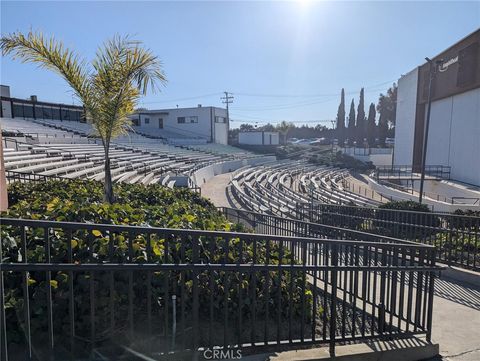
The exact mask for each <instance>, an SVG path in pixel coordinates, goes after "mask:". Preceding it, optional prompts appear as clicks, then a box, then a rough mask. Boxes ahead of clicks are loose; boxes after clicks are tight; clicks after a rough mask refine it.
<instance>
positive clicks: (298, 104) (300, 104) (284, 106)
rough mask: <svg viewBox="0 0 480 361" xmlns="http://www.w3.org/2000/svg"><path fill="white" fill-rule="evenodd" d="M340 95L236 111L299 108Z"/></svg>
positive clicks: (375, 90)
mask: <svg viewBox="0 0 480 361" xmlns="http://www.w3.org/2000/svg"><path fill="white" fill-rule="evenodd" d="M379 90H380V89H372V90H369V91H365V94H367V93H373V92H377V91H379ZM346 94H356V92H351V93H346ZM337 97H338V94H335V95H331V96H330V97H329V98H326V99H325V98H324V99H319V100H314V99H308V100H302V101H299V102H295V103H290V104H276V105H265V106H257V107H256V106H246V107H235V108H234V110H235V111H239V112H242V111H249V112H250V111H268V110H277V109H278V110H282V109H291V108H298V107H303V106H309V105H316V104H321V103H327V102H329V101H331V100H334V99H336V98H337Z"/></svg>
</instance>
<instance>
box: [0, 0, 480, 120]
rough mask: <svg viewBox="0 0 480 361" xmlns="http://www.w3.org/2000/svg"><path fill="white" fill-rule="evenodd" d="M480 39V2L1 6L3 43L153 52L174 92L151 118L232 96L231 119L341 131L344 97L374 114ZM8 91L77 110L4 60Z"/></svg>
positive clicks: (43, 75) (152, 104)
mask: <svg viewBox="0 0 480 361" xmlns="http://www.w3.org/2000/svg"><path fill="white" fill-rule="evenodd" d="M479 27H480V2H479V1H475V2H314V1H305V0H304V1H291V2H273V1H272V2H227V1H224V2H201V1H194V2H178V1H177V2H133V1H132V2H118V1H117V2H43V1H38V2H7V1H2V2H1V31H2V34H4V33H8V32H13V31H18V30H19V31H22V32H27V31H28V30H30V29H35V30H36V29H39V30H42V31H43V32H44V33H46V34H55V36H56V37H58V38H59V39H61V40H63V41H64V42H65V44H66V45H67V46H70V47H72V48H75V49H77V50H78V52H79V53H81V54H83V55H84V56H85V57H86V58H87V59H90V58H92V57H93V55H94V53H95V50H96V48H97V46H98V45H99V44H101V43H102V42H103V41H104V40H105V39H107V38H109V37H111V36H112V35H114V34H116V33H119V34H132V35H134V36H135V37H136V38H137V39H139V40H142V41H143V42H144V43H145V44H146V46H148V47H149V48H151V49H152V50H153V51H154V52H155V53H156V54H157V55H158V56H159V57H160V58H161V59H162V61H163V63H164V69H165V72H166V74H167V77H168V80H169V82H168V84H167V86H166V87H165V88H164V89H163V91H162V92H161V93H157V94H151V95H148V96H147V97H146V98H144V99H143V100H142V103H141V105H142V106H145V107H148V108H150V109H159V108H167V107H175V106H176V105H177V104H178V105H179V106H180V107H183V106H196V105H197V104H198V103H201V104H203V105H215V106H221V102H220V99H219V98H220V96H221V94H220V93H221V92H222V91H224V90H228V91H231V92H233V93H234V96H235V100H234V104H232V108H231V117H232V119H234V120H238V121H241V120H244V121H249V122H255V121H259V122H264V121H273V122H274V121H279V120H283V119H285V120H289V121H296V122H306V121H309V122H312V121H314V120H326V119H334V118H335V116H336V111H337V106H338V102H339V93H340V89H341V88H342V87H344V88H345V90H346V92H347V103H349V102H350V100H351V98H352V97H355V103H356V104H357V102H358V92H359V90H360V88H361V87H365V88H366V95H365V96H366V107H368V104H369V103H370V102H375V101H376V100H377V99H378V94H379V93H380V92H385V90H386V89H387V88H388V86H389V84H390V83H392V82H393V81H396V80H397V79H398V78H399V77H400V75H401V74H404V73H406V72H408V71H410V70H411V69H413V68H414V67H415V66H417V65H419V64H420V63H422V62H423V59H424V57H425V56H434V55H436V54H437V53H439V52H440V51H442V50H444V49H445V48H447V47H448V46H450V45H452V44H453V43H455V42H456V41H458V40H459V39H461V38H463V37H464V36H466V35H468V34H469V33H471V32H473V31H474V30H476V29H478V28H479ZM1 83H2V84H7V85H10V86H11V92H12V95H13V96H15V97H19V98H26V97H28V96H29V95H31V94H36V95H38V96H39V100H47V101H56V102H65V103H72V96H71V93H70V92H69V90H68V86H67V85H66V84H65V83H64V81H63V80H61V79H60V78H59V77H58V76H57V75H55V74H52V73H50V72H48V71H46V70H43V69H38V68H36V67H35V66H34V65H31V64H22V63H20V62H13V61H12V60H10V59H5V58H2V60H1ZM187 98H188V99H187ZM76 103H77V104H78V101H76ZM347 106H348V104H347ZM366 111H368V109H366ZM347 112H348V108H347ZM235 124H237V125H238V124H239V122H234V123H232V125H235ZM325 125H329V124H325Z"/></svg>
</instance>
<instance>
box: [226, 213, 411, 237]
mask: <svg viewBox="0 0 480 361" xmlns="http://www.w3.org/2000/svg"><path fill="white" fill-rule="evenodd" d="M217 209H218V210H219V211H220V212H221V213H222V214H223V215H224V216H225V217H226V218H227V219H229V220H230V221H231V222H234V223H238V224H243V225H245V226H246V227H247V228H248V229H252V230H254V231H255V233H260V234H269V235H276V236H290V237H311V238H324V239H341V240H351V241H368V242H376V243H392V244H410V245H412V244H416V243H415V242H411V241H406V240H403V239H399V238H393V237H389V236H384V235H378V234H373V233H368V232H363V231H360V230H355V229H350V228H346V227H343V228H342V227H339V226H333V225H327V224H319V223H312V222H305V221H300V220H296V219H291V218H285V217H278V216H274V215H270V214H265V213H257V212H252V211H247V210H243V209H235V208H228V207H219V208H217Z"/></svg>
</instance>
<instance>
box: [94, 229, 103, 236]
mask: <svg viewBox="0 0 480 361" xmlns="http://www.w3.org/2000/svg"><path fill="white" fill-rule="evenodd" d="M92 234H93V235H94V236H95V237H101V236H102V232H100V231H99V230H97V229H94V230H93V231H92Z"/></svg>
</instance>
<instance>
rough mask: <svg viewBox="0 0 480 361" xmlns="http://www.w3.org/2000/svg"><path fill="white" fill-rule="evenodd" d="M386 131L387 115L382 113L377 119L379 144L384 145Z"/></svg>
mask: <svg viewBox="0 0 480 361" xmlns="http://www.w3.org/2000/svg"><path fill="white" fill-rule="evenodd" d="M387 133H388V120H387V117H386V116H385V115H383V114H380V119H378V142H379V143H380V146H382V147H385V146H386V144H385V141H386V140H387Z"/></svg>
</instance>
